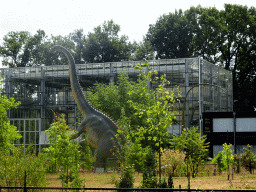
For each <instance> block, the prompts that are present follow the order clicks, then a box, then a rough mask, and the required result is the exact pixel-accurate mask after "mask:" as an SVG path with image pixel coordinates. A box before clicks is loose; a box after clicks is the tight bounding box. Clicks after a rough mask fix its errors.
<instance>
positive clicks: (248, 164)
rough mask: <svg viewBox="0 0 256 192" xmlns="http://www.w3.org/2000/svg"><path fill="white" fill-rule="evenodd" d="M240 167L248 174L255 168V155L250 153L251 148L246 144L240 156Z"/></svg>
mask: <svg viewBox="0 0 256 192" xmlns="http://www.w3.org/2000/svg"><path fill="white" fill-rule="evenodd" d="M241 165H242V166H243V167H244V168H245V169H246V170H247V171H250V173H252V172H253V169H255V168H256V155H255V153H253V152H252V151H251V146H250V145H249V144H248V145H247V148H245V152H244V153H243V154H241Z"/></svg>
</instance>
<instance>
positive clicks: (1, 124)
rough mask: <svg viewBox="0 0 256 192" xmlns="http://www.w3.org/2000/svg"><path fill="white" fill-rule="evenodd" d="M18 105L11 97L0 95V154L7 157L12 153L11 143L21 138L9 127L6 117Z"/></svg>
mask: <svg viewBox="0 0 256 192" xmlns="http://www.w3.org/2000/svg"><path fill="white" fill-rule="evenodd" d="M1 84H2V83H0V85H1ZM0 91H1V90H0ZM19 104H20V102H15V100H14V98H12V97H11V98H10V99H8V98H7V96H6V95H0V154H2V155H8V154H9V153H10V152H12V151H13V150H14V148H15V147H14V145H13V142H15V141H16V140H17V139H19V138H21V135H20V134H19V131H18V130H17V128H16V127H14V126H13V125H10V121H9V118H8V117H7V111H8V110H10V109H12V108H15V107H17V106H19Z"/></svg>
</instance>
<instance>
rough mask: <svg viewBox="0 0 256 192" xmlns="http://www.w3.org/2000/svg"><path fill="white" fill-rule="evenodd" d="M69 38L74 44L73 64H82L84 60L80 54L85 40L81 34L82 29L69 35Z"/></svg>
mask: <svg viewBox="0 0 256 192" xmlns="http://www.w3.org/2000/svg"><path fill="white" fill-rule="evenodd" d="M69 37H70V39H71V40H72V41H74V43H75V54H74V59H75V63H79V64H82V63H84V60H83V59H82V53H83V50H84V45H85V43H86V39H85V35H84V33H83V29H78V30H75V31H74V32H73V33H70V34H69Z"/></svg>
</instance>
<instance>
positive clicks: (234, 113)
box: [233, 112, 236, 154]
mask: <svg viewBox="0 0 256 192" xmlns="http://www.w3.org/2000/svg"><path fill="white" fill-rule="evenodd" d="M233 121H234V122H233V123H234V153H235V154H236V112H233Z"/></svg>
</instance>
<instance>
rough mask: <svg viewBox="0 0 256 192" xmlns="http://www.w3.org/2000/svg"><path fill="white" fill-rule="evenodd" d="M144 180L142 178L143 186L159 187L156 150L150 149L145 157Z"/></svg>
mask: <svg viewBox="0 0 256 192" xmlns="http://www.w3.org/2000/svg"><path fill="white" fill-rule="evenodd" d="M143 163H144V167H143V171H142V172H143V180H142V188H157V185H158V184H157V176H156V168H157V161H156V159H155V153H154V150H152V149H150V148H149V150H148V153H147V155H146V156H145V159H144V160H143Z"/></svg>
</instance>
